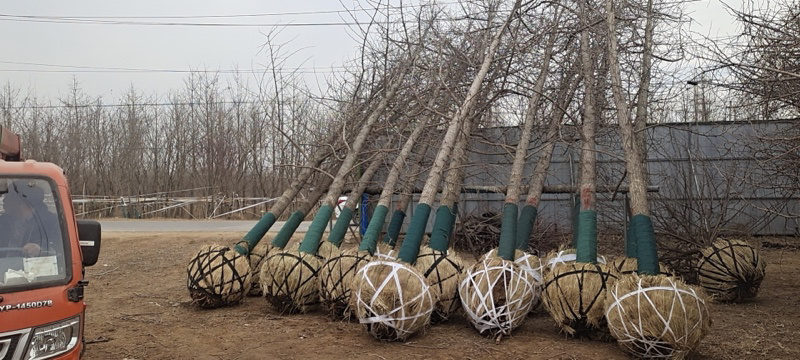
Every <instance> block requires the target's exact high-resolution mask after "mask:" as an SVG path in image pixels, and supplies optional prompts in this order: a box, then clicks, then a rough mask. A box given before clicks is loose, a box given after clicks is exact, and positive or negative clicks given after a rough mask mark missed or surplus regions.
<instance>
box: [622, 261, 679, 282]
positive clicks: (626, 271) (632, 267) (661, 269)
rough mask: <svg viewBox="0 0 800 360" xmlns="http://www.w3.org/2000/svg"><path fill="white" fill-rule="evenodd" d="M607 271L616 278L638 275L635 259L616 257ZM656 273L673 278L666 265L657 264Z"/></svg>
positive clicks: (637, 263)
mask: <svg viewBox="0 0 800 360" xmlns="http://www.w3.org/2000/svg"><path fill="white" fill-rule="evenodd" d="M609 269H610V270H611V271H612V272H614V275H616V276H617V277H618V278H619V277H622V276H623V275H631V274H638V269H639V261H638V260H637V259H636V258H629V257H627V256H622V257H618V258H615V259H614V260H613V261H611V264H609ZM658 273H659V275H664V276H675V273H674V272H673V271H672V270H670V268H669V267H667V265H664V264H662V263H659V264H658Z"/></svg>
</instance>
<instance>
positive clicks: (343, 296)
mask: <svg viewBox="0 0 800 360" xmlns="http://www.w3.org/2000/svg"><path fill="white" fill-rule="evenodd" d="M370 259H372V256H370V255H369V253H367V252H359V251H358V249H355V248H353V249H347V250H344V251H342V252H341V253H340V254H339V255H337V256H334V257H331V258H330V259H328V260H327V261H325V262H324V263H323V264H322V266H321V267H320V269H319V273H318V274H317V277H318V278H319V295H320V301H321V302H322V306H323V308H325V310H327V312H328V314H329V315H330V316H331V317H333V318H334V319H344V320H350V319H351V317H352V316H353V315H354V314H353V309H352V307H351V303H352V302H351V293H352V287H353V279H355V275H356V273H357V272H358V270H359V269H361V267H362V266H364V265H366V264H367V263H368V262H369V261H370Z"/></svg>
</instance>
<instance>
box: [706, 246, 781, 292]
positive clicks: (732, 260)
mask: <svg viewBox="0 0 800 360" xmlns="http://www.w3.org/2000/svg"><path fill="white" fill-rule="evenodd" d="M766 267H767V263H766V262H765V261H764V259H763V258H761V256H760V254H759V252H758V250H757V249H755V248H754V247H753V246H752V245H750V244H749V243H748V242H746V241H742V240H731V239H721V240H717V241H715V242H714V243H713V244H712V245H711V246H710V247H708V248H705V249H703V251H702V257H701V258H700V262H699V263H698V269H697V278H698V280H699V282H700V286H702V287H703V288H704V289H705V290H706V292H708V294H709V295H711V296H712V297H713V298H714V300H717V301H722V302H742V301H745V300H748V299H751V298H754V297H755V296H756V295H757V294H758V289H759V288H760V287H761V282H762V281H763V280H764V275H765V270H766Z"/></svg>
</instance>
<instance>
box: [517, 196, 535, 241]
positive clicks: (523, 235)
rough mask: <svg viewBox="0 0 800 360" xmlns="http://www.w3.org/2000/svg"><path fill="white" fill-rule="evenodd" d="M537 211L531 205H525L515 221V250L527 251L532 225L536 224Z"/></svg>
mask: <svg viewBox="0 0 800 360" xmlns="http://www.w3.org/2000/svg"><path fill="white" fill-rule="evenodd" d="M538 213H539V209H538V208H537V207H536V206H533V205H525V206H523V207H522V211H521V212H520V214H519V220H517V249H519V250H522V251H528V242H530V240H531V233H532V232H533V224H535V223H536V215H537V214H538Z"/></svg>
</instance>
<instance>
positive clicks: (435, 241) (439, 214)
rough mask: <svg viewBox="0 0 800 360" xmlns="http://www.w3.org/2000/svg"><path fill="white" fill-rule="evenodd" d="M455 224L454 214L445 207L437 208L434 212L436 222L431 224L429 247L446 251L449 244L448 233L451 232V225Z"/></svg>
mask: <svg viewBox="0 0 800 360" xmlns="http://www.w3.org/2000/svg"><path fill="white" fill-rule="evenodd" d="M455 222H456V213H455V212H454V211H451V210H450V207H449V206H447V205H442V206H439V209H437V210H436V221H435V222H434V223H433V231H432V232H431V241H430V247H431V249H433V250H437V251H447V248H448V245H449V243H450V233H452V232H453V224H454V223H455Z"/></svg>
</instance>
